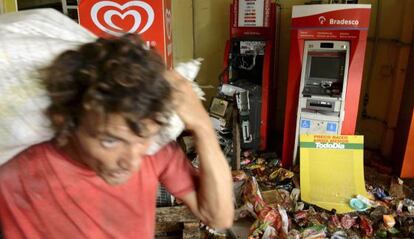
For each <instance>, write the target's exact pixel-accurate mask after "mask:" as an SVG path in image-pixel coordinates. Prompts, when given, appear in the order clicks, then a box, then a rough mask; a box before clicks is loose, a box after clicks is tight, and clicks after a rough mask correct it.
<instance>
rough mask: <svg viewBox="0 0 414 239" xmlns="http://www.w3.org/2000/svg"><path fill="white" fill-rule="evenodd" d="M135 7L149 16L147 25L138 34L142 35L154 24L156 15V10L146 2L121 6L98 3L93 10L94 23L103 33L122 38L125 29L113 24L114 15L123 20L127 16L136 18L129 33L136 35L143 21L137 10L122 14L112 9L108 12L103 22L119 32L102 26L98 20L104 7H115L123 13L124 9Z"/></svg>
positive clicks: (107, 2)
mask: <svg viewBox="0 0 414 239" xmlns="http://www.w3.org/2000/svg"><path fill="white" fill-rule="evenodd" d="M133 6H135V7H140V8H142V9H144V10H145V12H146V13H147V15H148V21H147V23H146V24H145V26H144V27H143V28H142V29H141V30H140V31H139V32H138V33H139V34H142V33H144V32H145V31H147V30H148V29H149V28H150V27H151V25H152V23H153V22H154V15H155V14H154V10H153V9H152V7H151V6H150V5H149V4H148V3H145V2H142V1H130V2H127V3H125V4H124V5H120V4H118V3H115V2H111V1H102V2H97V3H96V4H95V5H93V7H92V9H91V17H92V21H93V22H94V23H95V25H96V26H97V27H98V28H99V29H101V30H102V31H104V32H107V33H109V34H111V35H114V36H121V35H122V34H123V32H122V31H123V29H122V28H120V27H119V26H116V25H115V24H114V23H113V22H112V17H113V16H114V15H116V16H119V17H121V18H122V19H125V17H126V16H129V15H130V16H132V17H134V25H133V26H132V27H131V29H129V30H128V31H127V32H128V33H135V32H136V31H137V30H138V29H139V27H140V26H141V21H142V18H141V14H140V13H139V12H138V11H136V10H128V11H126V12H124V13H123V14H122V13H120V12H119V11H118V10H113V9H111V10H108V11H106V12H105V13H104V15H103V20H104V21H105V23H106V24H108V26H110V27H111V28H113V29H114V30H119V31H114V30H111V29H108V28H107V27H105V26H104V25H102V24H101V22H100V21H99V19H98V12H99V10H100V9H101V8H103V7H114V8H117V9H119V10H121V11H123V10H124V9H126V8H129V7H133Z"/></svg>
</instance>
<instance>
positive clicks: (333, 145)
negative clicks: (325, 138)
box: [315, 142, 345, 149]
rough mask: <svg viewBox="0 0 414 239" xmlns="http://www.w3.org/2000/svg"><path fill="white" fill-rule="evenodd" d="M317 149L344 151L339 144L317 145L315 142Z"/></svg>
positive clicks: (343, 147)
mask: <svg viewBox="0 0 414 239" xmlns="http://www.w3.org/2000/svg"><path fill="white" fill-rule="evenodd" d="M315 144H316V148H317V149H345V145H344V144H341V143H318V142H316V143H315Z"/></svg>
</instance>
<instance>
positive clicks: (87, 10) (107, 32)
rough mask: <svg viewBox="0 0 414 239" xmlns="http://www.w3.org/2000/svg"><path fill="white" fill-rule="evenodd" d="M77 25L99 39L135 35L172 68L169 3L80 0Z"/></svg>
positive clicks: (157, 0) (153, 0)
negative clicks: (151, 47) (127, 34)
mask: <svg viewBox="0 0 414 239" xmlns="http://www.w3.org/2000/svg"><path fill="white" fill-rule="evenodd" d="M79 23H80V24H81V25H82V26H84V27H85V28H87V29H88V30H89V31H91V32H93V33H94V34H96V35H97V36H100V37H111V36H121V35H122V34H124V33H138V34H140V35H141V37H142V38H143V39H144V40H145V41H146V42H147V44H148V45H149V46H153V47H155V48H156V49H157V50H158V52H159V53H160V55H161V56H162V57H163V58H164V61H165V63H166V64H167V66H168V67H169V68H171V66H172V35H171V34H172V22H171V0H115V1H109V0H83V1H80V3H79Z"/></svg>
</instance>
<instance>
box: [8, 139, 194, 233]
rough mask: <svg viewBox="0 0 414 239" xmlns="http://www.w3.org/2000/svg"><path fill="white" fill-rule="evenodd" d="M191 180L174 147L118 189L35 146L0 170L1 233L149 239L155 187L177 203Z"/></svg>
mask: <svg viewBox="0 0 414 239" xmlns="http://www.w3.org/2000/svg"><path fill="white" fill-rule="evenodd" d="M195 179H196V174H195V172H194V170H193V169H192V167H191V165H190V164H189V162H188V160H187V159H186V157H185V154H184V153H183V151H182V150H181V149H180V148H179V146H178V145H177V144H176V143H171V144H169V145H167V146H165V147H164V148H163V149H162V150H160V152H158V153H157V154H155V155H153V156H147V157H145V158H144V159H143V162H142V164H141V168H140V169H139V171H138V172H137V173H135V174H134V175H133V176H132V177H131V178H130V180H129V181H128V182H126V183H125V184H122V185H118V186H111V185H108V184H106V183H105V182H104V181H103V180H102V179H101V178H99V177H98V176H97V175H96V174H95V173H94V172H93V171H91V170H89V169H88V168H86V167H84V166H83V165H81V164H79V163H77V162H76V161H74V160H71V159H69V158H67V156H66V155H65V154H63V152H61V151H60V150H59V149H58V148H56V147H55V146H53V144H52V143H50V142H46V143H42V144H38V145H35V146H32V147H30V148H29V149H27V150H26V151H24V152H22V153H20V154H19V155H17V156H16V157H15V158H14V159H12V160H10V161H9V162H7V163H6V164H4V165H3V166H1V167H0V221H1V227H2V228H1V230H2V231H3V234H4V236H5V237H6V238H94V239H95V238H140V239H146V238H148V239H149V238H154V231H155V207H156V192H157V186H158V183H161V184H163V185H164V186H165V187H166V188H167V189H168V191H170V192H171V193H172V194H173V195H175V196H176V197H178V198H180V197H182V196H184V195H186V194H187V193H189V192H191V191H193V190H195V183H194V182H195Z"/></svg>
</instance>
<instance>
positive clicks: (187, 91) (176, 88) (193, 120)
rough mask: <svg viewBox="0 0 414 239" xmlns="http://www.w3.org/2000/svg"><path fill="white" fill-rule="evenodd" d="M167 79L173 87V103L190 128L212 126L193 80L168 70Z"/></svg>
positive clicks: (192, 129)
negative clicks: (195, 89) (192, 82)
mask: <svg viewBox="0 0 414 239" xmlns="http://www.w3.org/2000/svg"><path fill="white" fill-rule="evenodd" d="M166 79H167V80H168V81H169V82H170V84H171V86H172V88H173V105H174V107H175V111H176V113H177V114H178V116H180V118H181V119H182V120H183V122H184V123H185V125H186V128H187V129H188V130H191V131H194V130H195V129H197V128H199V127H206V126H211V121H210V118H209V116H208V113H207V111H206V110H205V109H204V107H203V104H202V103H201V100H200V99H199V97H198V96H197V94H196V93H195V91H194V90H193V87H192V85H191V82H190V81H188V80H186V79H184V78H183V77H182V76H181V75H180V74H178V73H177V72H175V71H167V72H166ZM211 127H212V126H211Z"/></svg>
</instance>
